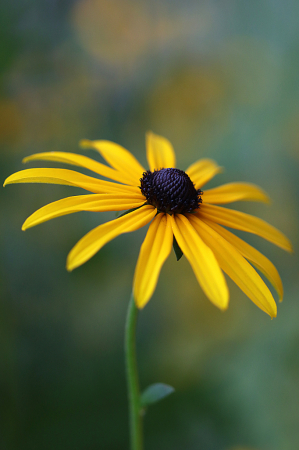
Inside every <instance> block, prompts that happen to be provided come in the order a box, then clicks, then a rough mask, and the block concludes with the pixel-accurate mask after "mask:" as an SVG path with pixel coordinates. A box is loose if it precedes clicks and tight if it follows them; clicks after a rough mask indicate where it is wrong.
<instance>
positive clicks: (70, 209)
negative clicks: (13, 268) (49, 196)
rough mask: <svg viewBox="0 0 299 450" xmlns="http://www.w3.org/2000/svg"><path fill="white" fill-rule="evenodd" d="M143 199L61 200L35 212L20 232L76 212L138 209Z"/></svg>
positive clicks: (90, 197) (112, 196) (108, 196)
mask: <svg viewBox="0 0 299 450" xmlns="http://www.w3.org/2000/svg"><path fill="white" fill-rule="evenodd" d="M144 201H145V200H144V198H142V196H141V195H139V198H138V197H137V196H136V195H135V194H119V193H116V194H90V195H76V196H73V197H67V198H63V199H61V200H58V201H56V202H53V203H49V204H48V205H46V206H43V207H42V208H40V209H38V210H37V211H35V212H34V213H33V214H31V216H29V217H28V219H26V221H25V222H24V224H23V226H22V230H27V228H31V227H34V226H35V225H38V224H40V223H43V222H46V221H47V220H50V219H54V218H56V217H60V216H65V215H66V214H71V213H75V212H78V211H95V212H99V211H124V210H127V209H132V208H138V207H139V206H142V205H143V204H144Z"/></svg>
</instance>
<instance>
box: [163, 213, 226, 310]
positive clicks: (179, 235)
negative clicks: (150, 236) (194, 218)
mask: <svg viewBox="0 0 299 450" xmlns="http://www.w3.org/2000/svg"><path fill="white" fill-rule="evenodd" d="M171 225H172V230H173V233H174V235H175V238H176V240H177V243H178V244H179V246H180V248H181V250H182V252H183V253H184V255H185V256H186V258H187V259H188V261H189V263H190V264H191V267H192V269H193V271H194V274H195V276H196V278H197V280H198V282H199V284H200V285H201V287H202V289H203V291H204V292H205V294H206V295H207V297H208V298H209V299H210V300H211V302H213V303H214V304H215V305H216V306H218V308H220V309H223V310H224V309H226V308H227V306H228V300H229V292H228V289H227V285H226V281H225V278H224V276H223V273H222V271H221V269H220V267H219V264H218V262H217V260H216V258H215V256H214V254H213V252H212V250H211V249H210V248H209V247H208V246H207V245H206V244H205V243H204V242H203V240H202V239H201V237H200V236H199V235H198V233H197V232H196V231H195V229H194V228H193V226H192V225H191V223H190V221H189V220H188V219H187V218H186V217H185V216H183V215H181V214H177V215H175V216H171Z"/></svg>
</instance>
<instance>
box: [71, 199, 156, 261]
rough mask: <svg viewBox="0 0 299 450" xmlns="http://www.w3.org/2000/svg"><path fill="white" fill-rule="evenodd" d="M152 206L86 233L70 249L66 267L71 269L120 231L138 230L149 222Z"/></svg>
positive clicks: (152, 212) (153, 212)
mask: <svg viewBox="0 0 299 450" xmlns="http://www.w3.org/2000/svg"><path fill="white" fill-rule="evenodd" d="M156 211H157V210H156V209H155V208H154V207H153V206H142V207H141V208H139V209H137V210H136V211H133V212H131V213H129V214H126V215H125V216H123V217H119V218H118V219H115V220H112V221H111V222H107V223H104V224H103V225H100V226H98V227H97V228H94V229H93V230H91V231H90V232H89V233H87V234H86V235H85V236H84V237H83V238H82V239H80V241H79V242H78V243H77V244H76V245H75V247H74V248H73V249H72V250H71V251H70V253H69V255H68V258H67V269H68V270H73V269H75V268H76V267H78V266H81V264H84V263H85V262H86V261H88V260H89V259H90V258H91V257H92V256H93V255H95V253H97V252H98V251H99V250H100V249H101V248H102V247H103V246H104V245H105V244H107V242H109V241H111V240H112V239H114V238H115V237H117V236H119V235H120V234H122V233H129V232H131V231H135V230H138V229H139V228H141V227H143V226H144V225H146V224H147V223H149V222H150V221H151V220H152V219H153V218H154V216H155V214H156Z"/></svg>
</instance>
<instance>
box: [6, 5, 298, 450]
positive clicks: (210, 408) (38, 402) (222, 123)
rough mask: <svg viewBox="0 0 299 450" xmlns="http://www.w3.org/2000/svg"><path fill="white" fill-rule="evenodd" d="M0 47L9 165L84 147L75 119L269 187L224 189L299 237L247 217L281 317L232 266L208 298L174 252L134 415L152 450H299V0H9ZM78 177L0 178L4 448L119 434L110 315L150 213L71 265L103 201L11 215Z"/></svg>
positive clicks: (73, 448)
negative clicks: (268, 264) (31, 219)
mask: <svg viewBox="0 0 299 450" xmlns="http://www.w3.org/2000/svg"><path fill="white" fill-rule="evenodd" d="M0 64H1V73H0V139H1V166H0V170H1V178H2V180H4V179H5V178H6V177H7V176H8V175H10V174H11V173H13V172H15V171H18V170H21V169H22V168H23V166H22V163H21V160H22V158H23V157H25V156H27V155H30V154H32V153H35V152H43V151H52V150H57V151H58V150H59V151H70V152H77V151H78V152H80V149H79V148H78V141H79V140H80V139H82V138H89V139H109V140H112V141H115V142H117V143H119V144H121V145H123V146H124V147H126V148H128V149H129V150H130V151H132V152H133V154H134V155H135V156H136V157H138V158H139V160H140V161H141V162H142V163H143V164H144V165H146V160H145V144H144V136H145V132H146V131H147V130H148V129H151V130H152V131H154V132H155V133H158V134H161V135H163V136H165V137H167V138H168V139H169V140H170V141H171V142H172V143H173V145H174V148H175V151H176V154H177V160H178V167H179V168H181V169H184V168H186V167H187V166H188V165H189V164H191V163H192V162H194V161H195V160H197V159H199V158H201V157H209V158H213V159H215V160H216V161H217V162H218V163H219V164H220V165H222V166H224V167H225V168H226V171H225V172H224V173H223V174H220V175H218V176H217V177H216V178H215V179H214V180H212V181H211V182H210V183H209V185H208V186H210V187H212V186H216V185H218V184H222V183H226V182H230V181H249V182H254V183H256V184H258V185H260V186H262V187H263V188H264V189H265V190H266V191H267V192H268V193H269V194H270V196H271V197H272V199H273V202H272V204H271V205H270V206H268V205H267V206H264V205H262V204H252V203H245V204H242V203H236V204H235V205H233V207H234V208H236V209H240V210H242V211H246V212H249V213H252V214H255V215H257V216H260V217H262V218H263V219H265V220H267V221H269V222H270V223H271V224H273V225H275V226H276V227H277V228H279V229H280V230H282V231H283V232H284V233H285V234H286V235H287V236H288V237H289V238H290V239H291V240H292V242H293V245H294V248H295V254H294V255H289V254H286V253H285V252H283V251H282V250H281V249H279V248H276V247H274V246H273V245H271V244H269V243H268V242H264V241H262V239H260V238H258V237H253V236H249V235H248V236H246V239H247V240H248V242H250V243H252V244H254V245H256V246H257V247H258V248H259V249H260V250H261V251H262V252H263V253H264V254H265V255H267V256H268V257H269V258H270V259H271V260H272V261H273V262H274V264H275V265H276V266H277V268H278V270H279V272H280V274H281V277H282V280H283V283H284V287H285V300H284V302H283V303H282V304H279V305H278V317H277V318H276V319H274V320H272V321H271V320H270V318H269V317H268V316H267V315H266V314H265V313H263V312H262V311H260V310H259V309H258V308H257V307H256V306H255V305H254V304H253V303H251V302H250V300H249V299H248V298H246V297H245V295H243V293H242V292H241V291H240V290H239V289H238V288H237V287H236V286H235V285H234V284H233V283H231V282H230V281H228V283H229V288H230V292H231V301H230V308H229V309H228V311H227V312H225V313H222V312H220V311H219V310H218V309H216V307H214V306H213V305H212V304H211V303H209V301H208V300H207V299H206V298H205V296H204V294H203V293H202V291H201V289H200V287H199V286H198V284H197V281H196V279H195V277H194V274H193V272H192V270H191V268H190V267H189V265H188V263H187V262H186V261H185V260H184V258H183V259H182V260H181V261H180V262H176V259H175V256H174V254H172V255H171V258H169V260H168V261H167V263H166V264H165V266H164V268H163V270H162V273H161V277H160V280H159V283H158V287H157V290H156V292H155V294H154V296H153V298H152V300H151V301H150V303H149V304H148V305H147V306H146V308H145V309H144V310H143V311H142V312H141V314H140V321H139V328H138V356H139V366H140V378H141V384H142V386H143V387H146V386H147V385H148V384H150V383H153V382H156V381H161V382H165V383H168V384H170V385H173V386H174V387H175V388H176V393H175V394H173V395H172V396H170V397H169V398H167V399H166V400H164V401H163V402H161V403H160V404H157V405H155V406H153V407H152V408H151V409H149V411H148V413H147V415H146V418H145V435H146V450H160V449H163V450H173V449H174V450H176V449H188V450H193V449H194V450H195V449H201V450H232V449H234V450H237V449H238V450H240V449H245V448H246V449H255V450H281V449H283V450H296V449H298V448H299V414H298V413H299V411H298V410H299V298H298V252H297V251H296V249H297V246H298V232H297V230H298V162H299V149H298V146H299V82H298V80H299V3H298V1H296V0H285V1H284V2H282V1H278V0H259V1H257V0H252V1H247V0H241V1H239V0H223V1H221V2H220V1H217V0H203V1H196V0H185V1H184V2H183V1H178V0H171V1H170V0H159V1H158V0H153V1H150V0H144V1H142V0H79V1H75V0H61V1H55V0H45V1H42V2H41V1H38V0H27V1H21V0H14V1H13V2H4V1H2V3H1V5H0ZM89 155H90V156H91V157H95V158H96V157H97V156H96V155H95V154H93V153H92V152H90V154H89ZM99 160H100V159H99ZM45 165H46V164H38V163H32V164H31V165H30V167H41V166H45ZM47 166H48V167H49V166H52V167H54V166H55V167H58V166H57V165H55V163H52V164H47ZM81 192H82V193H83V191H81V190H80V189H76V188H71V187H67V186H54V185H12V186H8V187H6V188H5V190H3V189H2V192H1V196H0V207H1V225H0V226H1V228H0V229H1V247H2V249H1V274H0V277H1V279H0V282H1V302H0V336H1V357H0V383H1V405H0V410H1V436H0V448H1V449H3V450H19V449H22V450H34V449H39V450H44V449H45V450H52V449H55V450H68V449H70V450H96V449H105V450H125V449H127V448H128V429H127V428H128V427H127V421H128V417H127V399H126V385H125V373H124V361H123V359H124V358H123V331H124V322H125V314H126V308H127V304H128V300H129V297H130V292H131V284H132V278H133V274H134V267H135V263H136V260H137V256H138V252H139V247H140V244H141V242H142V239H143V237H144V235H145V230H144V229H142V230H139V231H138V232H136V233H134V234H127V235H123V236H121V237H119V238H117V239H115V240H114V241H112V242H111V243H109V244H108V245H107V246H106V247H104V248H103V249H102V250H101V252H100V253H98V254H97V255H96V256H95V257H94V258H93V259H92V260H90V261H89V262H88V263H86V264H85V265H84V266H82V267H80V268H79V269H76V270H75V271H74V272H73V273H68V272H67V271H66V270H65V260H66V256H67V254H68V252H69V251H70V249H71V248H72V247H73V245H74V244H75V243H76V242H77V241H78V240H79V239H80V238H81V237H82V236H83V235H84V234H85V233H86V232H88V231H89V230H90V229H92V228H93V227H95V226H96V225H98V224H100V223H103V222H105V221H106V220H110V219H113V218H114V217H115V215H114V213H107V214H103V213H99V214H97V213H78V214H76V215H70V216H65V217H62V218H58V219H55V220H53V221H50V222H48V223H45V224H42V225H39V226H38V227H36V228H32V229H30V230H28V231H26V232H25V233H23V232H22V231H21V225H22V223H23V221H24V220H25V219H26V217H28V216H29V215H30V214H31V213H32V212H33V211H35V210H36V209H37V208H39V207H41V206H43V205H45V204H46V203H49V202H51V201H54V200H57V199H60V198H63V197H65V196H69V195H78V194H80V193H81ZM229 206H230V205H229ZM239 235H240V236H245V234H241V233H240V234H239ZM274 295H275V294H274Z"/></svg>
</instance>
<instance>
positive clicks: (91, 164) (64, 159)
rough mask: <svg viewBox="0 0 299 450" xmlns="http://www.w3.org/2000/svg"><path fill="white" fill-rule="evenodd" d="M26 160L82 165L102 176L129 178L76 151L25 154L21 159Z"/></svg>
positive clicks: (123, 179) (117, 178)
mask: <svg viewBox="0 0 299 450" xmlns="http://www.w3.org/2000/svg"><path fill="white" fill-rule="evenodd" d="M28 161H56V162H61V163H64V164H72V165H74V166H79V167H84V168H86V169H89V170H92V171H93V172H95V173H98V174H99V175H102V176H103V177H106V178H110V179H111V180H115V181H120V182H121V183H129V184H130V178H129V177H126V176H125V174H122V173H120V172H118V171H117V170H114V169H111V167H108V166H105V165H104V164H101V163H100V162H98V161H94V160H93V159H91V158H87V156H83V155H77V154H76V153H66V152H45V153H35V154H34V155H30V156H27V157H26V158H24V159H23V162H24V163H27V162H28Z"/></svg>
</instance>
